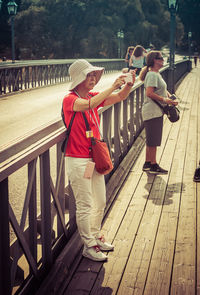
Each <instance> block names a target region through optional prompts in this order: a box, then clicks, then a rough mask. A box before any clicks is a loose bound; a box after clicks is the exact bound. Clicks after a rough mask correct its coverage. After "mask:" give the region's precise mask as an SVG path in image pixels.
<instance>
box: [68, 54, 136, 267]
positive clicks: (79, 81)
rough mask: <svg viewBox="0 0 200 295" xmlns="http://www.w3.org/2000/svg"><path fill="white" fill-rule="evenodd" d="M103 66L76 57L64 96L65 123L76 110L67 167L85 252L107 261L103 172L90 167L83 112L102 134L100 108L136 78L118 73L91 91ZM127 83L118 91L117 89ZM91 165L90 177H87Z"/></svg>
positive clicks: (115, 99) (123, 93)
mask: <svg viewBox="0 0 200 295" xmlns="http://www.w3.org/2000/svg"><path fill="white" fill-rule="evenodd" d="M103 71H104V68H101V67H94V66H92V65H91V64H90V63H88V62H87V61H86V60H84V59H80V60H77V61H75V62H74V63H73V64H72V65H71V66H70V67H69V74H70V76H71V78H72V83H71V87H70V89H69V90H70V93H69V94H68V95H67V96H65V98H64V100H63V111H64V116H65V123H66V125H67V126H69V122H70V120H71V118H72V116H73V113H74V112H76V115H75V117H74V121H73V124H72V128H71V132H70V136H69V140H68V144H67V149H66V153H65V155H66V157H67V167H68V168H67V170H68V177H69V181H70V184H71V187H72V190H73V193H74V197H75V201H76V221H77V226H78V230H79V233H80V236H81V238H82V240H83V243H84V249H83V256H85V257H87V258H90V259H92V260H95V261H105V260H107V256H106V255H105V254H104V253H102V251H110V250H113V249H114V246H113V245H111V244H109V243H108V242H106V241H105V239H104V237H103V236H102V235H101V233H100V229H101V223H102V218H103V214H104V209H105V205H106V190H105V182H104V176H103V175H101V174H99V173H98V172H97V171H96V169H95V168H93V169H91V168H89V167H91V165H90V164H91V162H92V158H91V152H90V146H91V140H90V137H88V134H87V132H86V131H87V130H86V125H85V121H84V119H83V114H82V112H85V115H86V117H87V119H88V122H89V124H90V127H91V130H92V132H93V136H94V137H97V138H100V134H99V128H98V125H99V123H100V121H99V115H98V108H99V107H103V106H107V105H112V104H114V103H117V102H119V101H121V100H124V99H126V98H127V97H128V95H129V93H130V91H131V88H132V86H133V84H134V82H135V72H133V73H132V82H128V83H125V75H122V76H120V77H118V78H117V79H116V80H115V81H114V83H113V84H112V85H111V86H110V87H109V88H107V89H106V90H104V91H102V92H101V93H97V92H91V90H92V89H93V88H94V86H95V85H96V84H97V83H98V81H99V80H100V78H101V76H102V74H103ZM123 84H125V86H124V87H123V88H122V89H121V90H120V91H119V92H118V93H113V92H114V91H115V90H116V89H118V88H121V86H122V85H123ZM88 168H89V169H90V174H91V175H90V178H86V177H84V174H85V171H86V170H87V169H88Z"/></svg>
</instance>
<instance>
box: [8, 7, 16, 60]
mask: <svg viewBox="0 0 200 295" xmlns="http://www.w3.org/2000/svg"><path fill="white" fill-rule="evenodd" d="M7 7H8V13H9V15H10V16H11V42H12V62H13V63H14V62H15V30H14V22H15V15H16V14H17V7H18V5H17V4H16V3H15V1H10V2H8V4H7Z"/></svg>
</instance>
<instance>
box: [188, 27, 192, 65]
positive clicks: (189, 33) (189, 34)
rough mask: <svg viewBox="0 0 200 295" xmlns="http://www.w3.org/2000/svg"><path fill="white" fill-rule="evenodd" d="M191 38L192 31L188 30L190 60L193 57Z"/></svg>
mask: <svg viewBox="0 0 200 295" xmlns="http://www.w3.org/2000/svg"><path fill="white" fill-rule="evenodd" d="M191 38H192V32H188V49H189V60H190V58H191Z"/></svg>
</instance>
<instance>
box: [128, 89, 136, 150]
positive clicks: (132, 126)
mask: <svg viewBox="0 0 200 295" xmlns="http://www.w3.org/2000/svg"><path fill="white" fill-rule="evenodd" d="M134 98H135V91H133V92H131V94H130V122H129V131H130V146H131V145H132V144H133V142H134V139H135V114H134V109H135V108H134V105H135V99H134Z"/></svg>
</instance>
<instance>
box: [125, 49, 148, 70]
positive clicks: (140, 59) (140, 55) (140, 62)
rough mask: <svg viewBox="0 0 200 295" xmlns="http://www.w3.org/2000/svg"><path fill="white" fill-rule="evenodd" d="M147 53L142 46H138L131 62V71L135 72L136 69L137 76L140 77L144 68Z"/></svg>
mask: <svg viewBox="0 0 200 295" xmlns="http://www.w3.org/2000/svg"><path fill="white" fill-rule="evenodd" d="M145 53H146V49H145V48H144V47H142V46H141V45H137V46H136V47H135V48H134V50H133V53H132V55H131V57H130V60H129V69H131V70H134V69H136V75H139V73H140V71H141V69H142V68H143V66H144V62H145Z"/></svg>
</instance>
